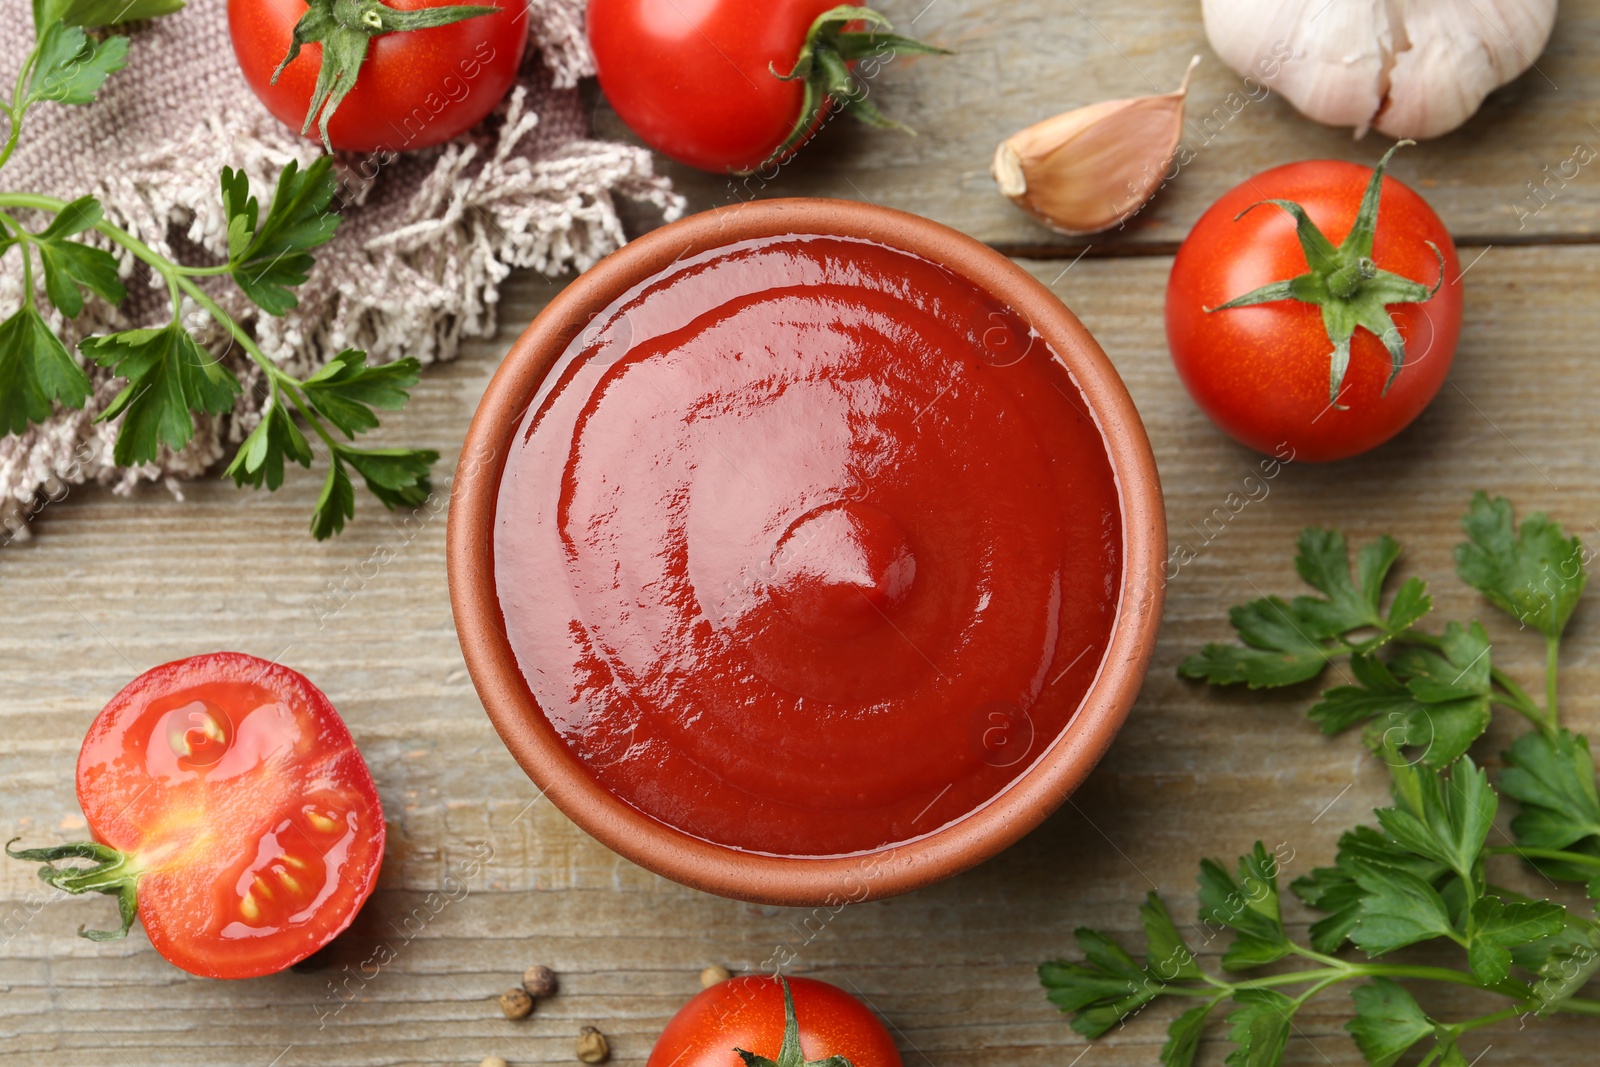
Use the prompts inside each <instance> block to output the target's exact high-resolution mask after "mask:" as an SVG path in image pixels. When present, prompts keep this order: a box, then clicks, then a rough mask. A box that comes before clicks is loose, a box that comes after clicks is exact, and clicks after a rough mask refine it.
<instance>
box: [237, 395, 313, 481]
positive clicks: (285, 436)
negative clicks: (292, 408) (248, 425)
mask: <svg viewBox="0 0 1600 1067" xmlns="http://www.w3.org/2000/svg"><path fill="white" fill-rule="evenodd" d="M285 457H287V458H288V459H292V460H294V461H295V462H296V463H298V464H300V466H302V467H309V466H311V443H310V442H309V441H307V440H306V436H305V434H303V433H301V432H300V427H298V426H296V425H295V424H294V420H293V419H292V418H290V417H289V413H288V411H286V410H285V409H284V406H283V399H282V396H281V395H280V394H278V393H276V392H274V394H273V396H272V399H271V401H270V402H269V403H268V405H267V408H266V410H265V411H263V412H262V413H261V421H260V422H258V423H257V424H256V428H255V429H254V430H252V431H250V436H249V437H246V438H245V439H244V443H243V444H241V445H240V446H239V451H238V452H237V453H235V454H234V457H233V462H232V463H229V464H228V469H227V470H226V471H224V472H223V474H224V476H225V477H229V478H232V479H233V482H234V484H235V485H239V486H245V485H248V486H251V487H252V488H255V489H260V488H261V487H262V485H265V486H266V487H267V488H268V489H269V490H270V489H276V488H278V486H280V485H282V484H283V461H284V459H285Z"/></svg>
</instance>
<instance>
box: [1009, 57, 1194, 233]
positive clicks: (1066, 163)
mask: <svg viewBox="0 0 1600 1067" xmlns="http://www.w3.org/2000/svg"><path fill="white" fill-rule="evenodd" d="M1199 62H1200V57H1199V56H1195V57H1194V58H1193V59H1191V60H1190V61H1189V68H1188V70H1186V71H1184V75H1183V84H1182V85H1180V86H1179V87H1178V88H1177V89H1176V90H1174V91H1173V92H1170V93H1162V94H1161V95H1159V96H1141V97H1135V98H1132V99H1127V100H1106V101H1102V102H1101V103H1098V104H1090V105H1089V106H1087V107H1081V108H1078V109H1076V110H1074V111H1068V112H1066V113H1065V114H1062V115H1056V116H1055V117H1053V118H1048V119H1045V120H1044V121H1043V122H1039V123H1036V124H1034V125H1032V126H1029V127H1028V128H1027V129H1025V130H1021V131H1019V132H1017V133H1014V134H1012V135H1011V136H1010V137H1008V138H1006V139H1005V140H1004V141H1002V142H1001V143H1000V147H999V148H997V149H996V150H995V155H994V165H993V168H992V169H993V173H994V179H995V182H996V184H998V185H999V186H1000V191H1001V192H1002V193H1004V194H1005V195H1006V196H1008V197H1010V198H1011V201H1012V202H1013V203H1015V204H1016V205H1017V206H1018V207H1020V208H1022V209H1023V210H1024V211H1026V212H1028V214H1030V215H1032V216H1034V217H1035V218H1037V219H1038V220H1039V221H1040V222H1043V223H1044V224H1045V225H1046V226H1049V227H1050V228H1051V229H1053V230H1056V231H1057V232H1059V233H1065V234H1084V233H1097V232H1099V231H1100V230H1105V229H1110V228H1111V227H1112V226H1115V225H1117V224H1118V223H1120V222H1123V221H1124V220H1126V219H1127V218H1128V217H1129V216H1130V215H1132V214H1134V213H1135V212H1136V211H1138V210H1139V208H1141V207H1143V206H1144V204H1145V203H1146V202H1147V201H1148V200H1149V199H1150V197H1152V196H1153V195H1155V191H1156V190H1157V189H1158V188H1160V186H1161V182H1162V178H1163V175H1164V173H1165V171H1166V169H1167V165H1168V164H1169V163H1170V162H1171V161H1172V156H1173V153H1174V151H1176V149H1177V147H1178V137H1179V135H1180V133H1181V132H1182V130H1183V102H1184V97H1185V96H1186V95H1188V92H1189V76H1190V75H1191V74H1193V73H1194V68H1195V65H1196V64H1198V63H1199Z"/></svg>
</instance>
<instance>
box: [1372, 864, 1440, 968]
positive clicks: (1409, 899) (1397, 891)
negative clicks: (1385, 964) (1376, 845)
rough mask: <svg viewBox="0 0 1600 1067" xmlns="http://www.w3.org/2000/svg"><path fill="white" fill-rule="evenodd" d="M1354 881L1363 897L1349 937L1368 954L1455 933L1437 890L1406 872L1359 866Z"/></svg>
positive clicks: (1380, 952) (1373, 954)
mask: <svg viewBox="0 0 1600 1067" xmlns="http://www.w3.org/2000/svg"><path fill="white" fill-rule="evenodd" d="M1355 881H1356V884H1357V885H1358V886H1360V887H1361V890H1362V892H1363V893H1365V896H1363V897H1362V898H1361V904H1360V906H1359V910H1358V914H1359V918H1358V919H1357V920H1356V924H1355V926H1354V927H1353V928H1352V929H1351V931H1350V940H1351V942H1353V943H1354V944H1355V945H1356V946H1357V947H1358V948H1360V949H1362V950H1364V951H1365V952H1366V954H1367V955H1368V956H1381V955H1383V954H1384V953H1386V952H1392V951H1394V950H1395V949H1397V948H1403V947H1405V946H1406V945H1414V944H1416V943H1417V942H1418V941H1429V940H1432V939H1433V938H1436V937H1453V936H1454V935H1455V926H1454V924H1453V923H1451V921H1450V912H1449V910H1448V909H1447V908H1446V907H1445V903H1444V898H1442V897H1441V896H1439V891H1438V890H1437V889H1435V888H1434V887H1433V886H1431V885H1429V884H1428V883H1427V882H1425V881H1423V880H1422V879H1421V878H1418V877H1417V876H1416V875H1414V874H1412V873H1410V872H1409V871H1402V870H1394V869H1388V868H1383V867H1375V866H1368V865H1360V866H1357V867H1356V869H1355Z"/></svg>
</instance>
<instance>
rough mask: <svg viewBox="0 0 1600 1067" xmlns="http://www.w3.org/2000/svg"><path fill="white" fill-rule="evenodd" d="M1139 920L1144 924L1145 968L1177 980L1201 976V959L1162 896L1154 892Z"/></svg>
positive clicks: (1162, 978) (1159, 978) (1142, 907)
mask: <svg viewBox="0 0 1600 1067" xmlns="http://www.w3.org/2000/svg"><path fill="white" fill-rule="evenodd" d="M1139 921H1140V923H1141V924H1142V925H1143V926H1144V936H1145V941H1146V944H1147V947H1146V949H1145V969H1146V970H1147V971H1148V972H1149V973H1150V976H1151V977H1152V978H1155V979H1156V980H1157V981H1161V982H1173V981H1177V980H1179V979H1184V978H1196V979H1197V978H1200V977H1202V974H1201V971H1200V964H1199V961H1197V960H1196V959H1195V955H1194V953H1193V952H1192V951H1191V950H1190V948H1189V946H1188V945H1187V944H1186V943H1185V942H1184V940H1183V935H1182V934H1180V933H1178V927H1177V924H1175V923H1174V922H1173V921H1172V913H1171V912H1169V911H1167V906H1166V904H1165V903H1163V902H1162V900H1161V897H1160V896H1159V895H1157V894H1156V893H1155V892H1154V891H1152V892H1151V893H1150V894H1149V895H1148V896H1146V897H1145V898H1144V903H1143V904H1141V905H1139Z"/></svg>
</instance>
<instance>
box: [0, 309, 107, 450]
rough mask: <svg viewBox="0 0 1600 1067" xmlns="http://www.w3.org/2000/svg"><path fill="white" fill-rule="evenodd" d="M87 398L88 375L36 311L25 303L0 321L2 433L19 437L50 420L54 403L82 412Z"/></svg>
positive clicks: (0, 409) (0, 419)
mask: <svg viewBox="0 0 1600 1067" xmlns="http://www.w3.org/2000/svg"><path fill="white" fill-rule="evenodd" d="M88 396H89V376H88V375H87V374H85V373H84V372H83V368H82V367H80V366H78V363H77V361H76V360H74V359H73V358H72V353H71V352H68V351H67V348H66V346H65V345H63V344H62V343H61V339H60V338H58V337H57V336H56V335H55V333H54V331H52V330H51V329H50V327H49V326H48V325H46V323H45V321H44V318H43V317H42V316H41V315H40V314H39V311H38V309H37V308H35V307H33V306H31V305H24V306H23V307H21V308H18V309H17V311H16V313H15V314H13V315H12V316H11V317H10V318H9V319H6V320H5V321H4V322H0V431H3V432H5V433H22V432H23V431H24V430H26V429H27V428H28V424H29V423H30V422H43V421H44V420H45V419H46V418H48V417H49V415H50V406H51V404H53V403H54V402H56V401H60V402H61V403H62V404H63V405H65V406H66V407H69V408H81V407H83V402H84V400H86V399H87V398H88Z"/></svg>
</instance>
